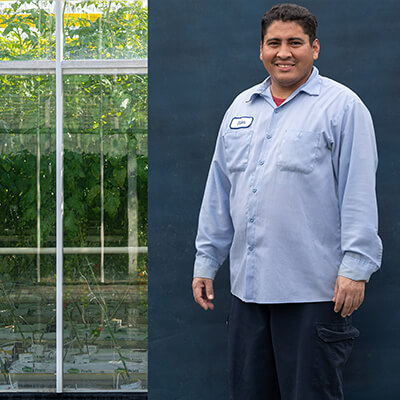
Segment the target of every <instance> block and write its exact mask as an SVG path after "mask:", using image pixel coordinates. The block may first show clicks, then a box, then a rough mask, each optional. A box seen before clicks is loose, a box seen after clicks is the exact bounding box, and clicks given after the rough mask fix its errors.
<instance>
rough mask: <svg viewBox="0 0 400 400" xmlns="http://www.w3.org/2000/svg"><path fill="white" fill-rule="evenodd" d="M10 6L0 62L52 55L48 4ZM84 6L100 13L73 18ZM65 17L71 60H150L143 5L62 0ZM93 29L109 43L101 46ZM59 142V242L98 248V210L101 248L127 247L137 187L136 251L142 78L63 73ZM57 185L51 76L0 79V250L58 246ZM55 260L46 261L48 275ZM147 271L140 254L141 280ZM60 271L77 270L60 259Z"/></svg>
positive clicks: (143, 154)
mask: <svg viewBox="0 0 400 400" xmlns="http://www.w3.org/2000/svg"><path fill="white" fill-rule="evenodd" d="M6 4H9V5H6V6H3V7H2V8H1V7H0V8H1V12H0V14H1V15H2V17H1V18H2V19H0V59H3V60H15V59H26V58H28V59H35V58H37V59H40V58H53V55H52V54H53V53H54V37H53V36H54V24H55V21H54V15H53V11H54V10H53V8H54V2H52V1H50V2H49V3H48V4H49V6H48V9H47V8H46V9H40V8H39V5H40V4H43V3H42V2H40V3H39V2H35V1H18V2H10V3H6ZM88 7H94V8H95V9H96V12H98V14H100V16H101V17H99V18H97V17H96V18H92V19H90V20H89V19H88V18H87V17H85V16H84V15H82V16H81V17H80V18H78V19H77V18H76V13H78V12H81V11H82V10H85V9H87V8H88ZM64 11H65V12H66V13H67V14H66V15H67V16H70V15H71V14H73V13H75V14H74V18H69V17H68V18H66V21H65V32H64V33H65V40H66V43H65V51H66V54H67V56H69V57H75V56H84V57H94V58H96V57H97V58H99V57H100V58H101V57H103V56H104V58H105V57H108V56H107V54H106V52H108V51H109V50H110V49H111V50H112V52H111V53H112V54H111V53H110V54H111V55H110V57H111V56H112V57H132V56H134V55H135V54H136V55H138V54H141V56H145V55H146V54H147V47H146V46H147V44H146V43H147V9H146V8H144V7H142V6H141V4H140V3H139V2H121V1H112V2H109V1H88V2H68V3H66V9H65V10H64ZM100 25H101V26H100ZM28 28H29V29H28ZM28 31H29V32H28ZM99 32H102V35H103V36H104V37H105V36H106V37H107V40H105V39H104V37H103V39H102V41H101V42H99V40H98V37H99V35H98V33H99ZM96 37H97V39H96ZM122 43H125V47H124V49H123V48H122V47H121V46H120V45H121V44H122ZM100 44H101V46H102V47H99V45H100ZM46 46H47V47H46ZM111 50H110V51H111ZM2 52H3V53H2ZM49 54H50V56H49ZM64 141H65V151H64V167H65V170H64V203H65V205H64V210H65V211H64V245H65V246H66V247H75V246H77V247H79V246H89V247H90V246H99V245H100V243H99V237H100V223H101V215H102V213H103V220H104V231H105V245H106V246H127V245H128V231H129V227H128V212H129V210H128V200H129V195H130V193H129V190H131V189H129V188H130V186H132V185H133V186H134V191H135V192H136V196H137V204H138V205H137V215H136V217H135V218H136V219H137V237H138V245H139V246H146V245H147V169H148V159H147V145H146V144H147V76H140V75H139V76H127V75H116V76H114V75H111V76H109V75H101V76H100V75H72V76H68V75H67V76H64ZM39 147H40V150H39ZM39 152H40V159H39V158H38V154H39ZM101 154H102V155H101ZM129 163H130V167H129V165H128V164H129ZM38 168H39V170H38ZM132 168H133V169H134V171H130V169H132ZM102 175H103V191H102V189H101V179H102V178H101V176H102ZM55 182H56V163H55V79H54V77H53V76H44V75H41V76H29V77H28V76H17V75H8V76H0V236H1V237H2V243H1V245H2V246H7V247H35V246H37V245H38V244H40V246H43V247H51V246H55V226H56V220H55V202H56V199H55V193H56V188H55ZM38 205H39V206H38ZM135 207H136V206H135ZM38 221H39V222H40V238H38V237H37V230H38ZM52 262H53V261H49V265H48V266H46V265H43V271H48V272H49V277H51V279H53V275H52V274H53V272H50V271H52V270H53V268H52V267H51V265H50V264H51V263H52ZM41 263H42V264H43V263H45V264H46V261H43V260H42V262H41ZM111 264H112V263H111ZM117 264H118V263H116V265H115V268H118V265H117ZM29 265H30V267H29V268H33V269H34V268H35V267H34V265H32V264H29ZM146 265H147V260H146V259H144V258H141V259H140V262H139V273H140V276H141V277H142V276H144V275H146V269H147V267H146ZM65 267H66V269H68V268H78V265H77V264H72V263H71V264H70V265H68V263H67V262H66V264H65ZM4 268H5V269H7V268H8V267H7V266H4ZM107 268H108V266H107ZM119 268H120V269H121V265H119ZM0 269H2V268H0ZM30 275H31V274H30V273H29V274H26V277H28V276H30ZM67 275H68V273H67ZM111 275H113V273H111ZM42 276H43V275H42ZM146 276H147V275H146Z"/></svg>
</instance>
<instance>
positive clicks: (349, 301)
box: [341, 296, 354, 318]
mask: <svg viewBox="0 0 400 400" xmlns="http://www.w3.org/2000/svg"><path fill="white" fill-rule="evenodd" d="M353 300H354V297H353V296H346V299H345V301H344V305H343V308H342V314H341V315H342V317H343V318H345V317H348V316H350V315H351V313H352V312H353V311H354V308H353Z"/></svg>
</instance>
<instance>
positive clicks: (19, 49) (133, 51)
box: [0, 0, 147, 60]
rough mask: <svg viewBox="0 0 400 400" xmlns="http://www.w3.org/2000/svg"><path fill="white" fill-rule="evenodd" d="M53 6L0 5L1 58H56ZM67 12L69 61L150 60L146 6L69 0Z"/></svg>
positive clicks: (30, 0)
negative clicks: (85, 59)
mask: <svg viewBox="0 0 400 400" xmlns="http://www.w3.org/2000/svg"><path fill="white" fill-rule="evenodd" d="M8 4H10V5H8ZM54 6H55V0H53V1H52V0H49V1H48V2H47V3H46V6H43V2H39V1H34V0H20V1H15V2H9V3H5V5H4V6H1V5H0V60H30V59H50V60H54V59H55V27H56V21H55V10H54V8H55V7H54ZM89 10H90V13H91V15H90V18H89V14H88V11H89ZM93 10H94V12H93ZM63 11H64V15H65V18H64V39H65V40H64V42H65V43H64V57H65V58H66V59H77V58H78V59H82V58H92V59H102V58H103V59H107V58H145V57H147V8H145V7H143V6H142V4H141V3H140V1H107V0H103V1H81V2H76V1H69V2H67V1H66V2H65V5H64V10H63Z"/></svg>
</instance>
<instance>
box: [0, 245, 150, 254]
mask: <svg viewBox="0 0 400 400" xmlns="http://www.w3.org/2000/svg"><path fill="white" fill-rule="evenodd" d="M102 251H104V254H130V253H133V254H135V253H136V254H147V247H144V246H142V247H64V254H101V252H102ZM4 254H7V255H8V254H41V255H42V254H57V248H56V247H40V248H38V247H0V255H4Z"/></svg>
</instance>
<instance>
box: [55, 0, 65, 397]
mask: <svg viewBox="0 0 400 400" xmlns="http://www.w3.org/2000/svg"><path fill="white" fill-rule="evenodd" d="M63 6H64V1H63V0H60V1H56V4H55V7H56V171H57V175H56V392H57V393H62V392H63V372H64V371H63V347H64V346H63V270H64V265H63V261H64V260H63V258H64V255H63V247H64V231H63V219H64V218H63V217H64V215H63V214H64V185H63V180H64V138H63V87H62V84H63V82H62V58H63V15H62V12H63V11H62V10H63Z"/></svg>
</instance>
